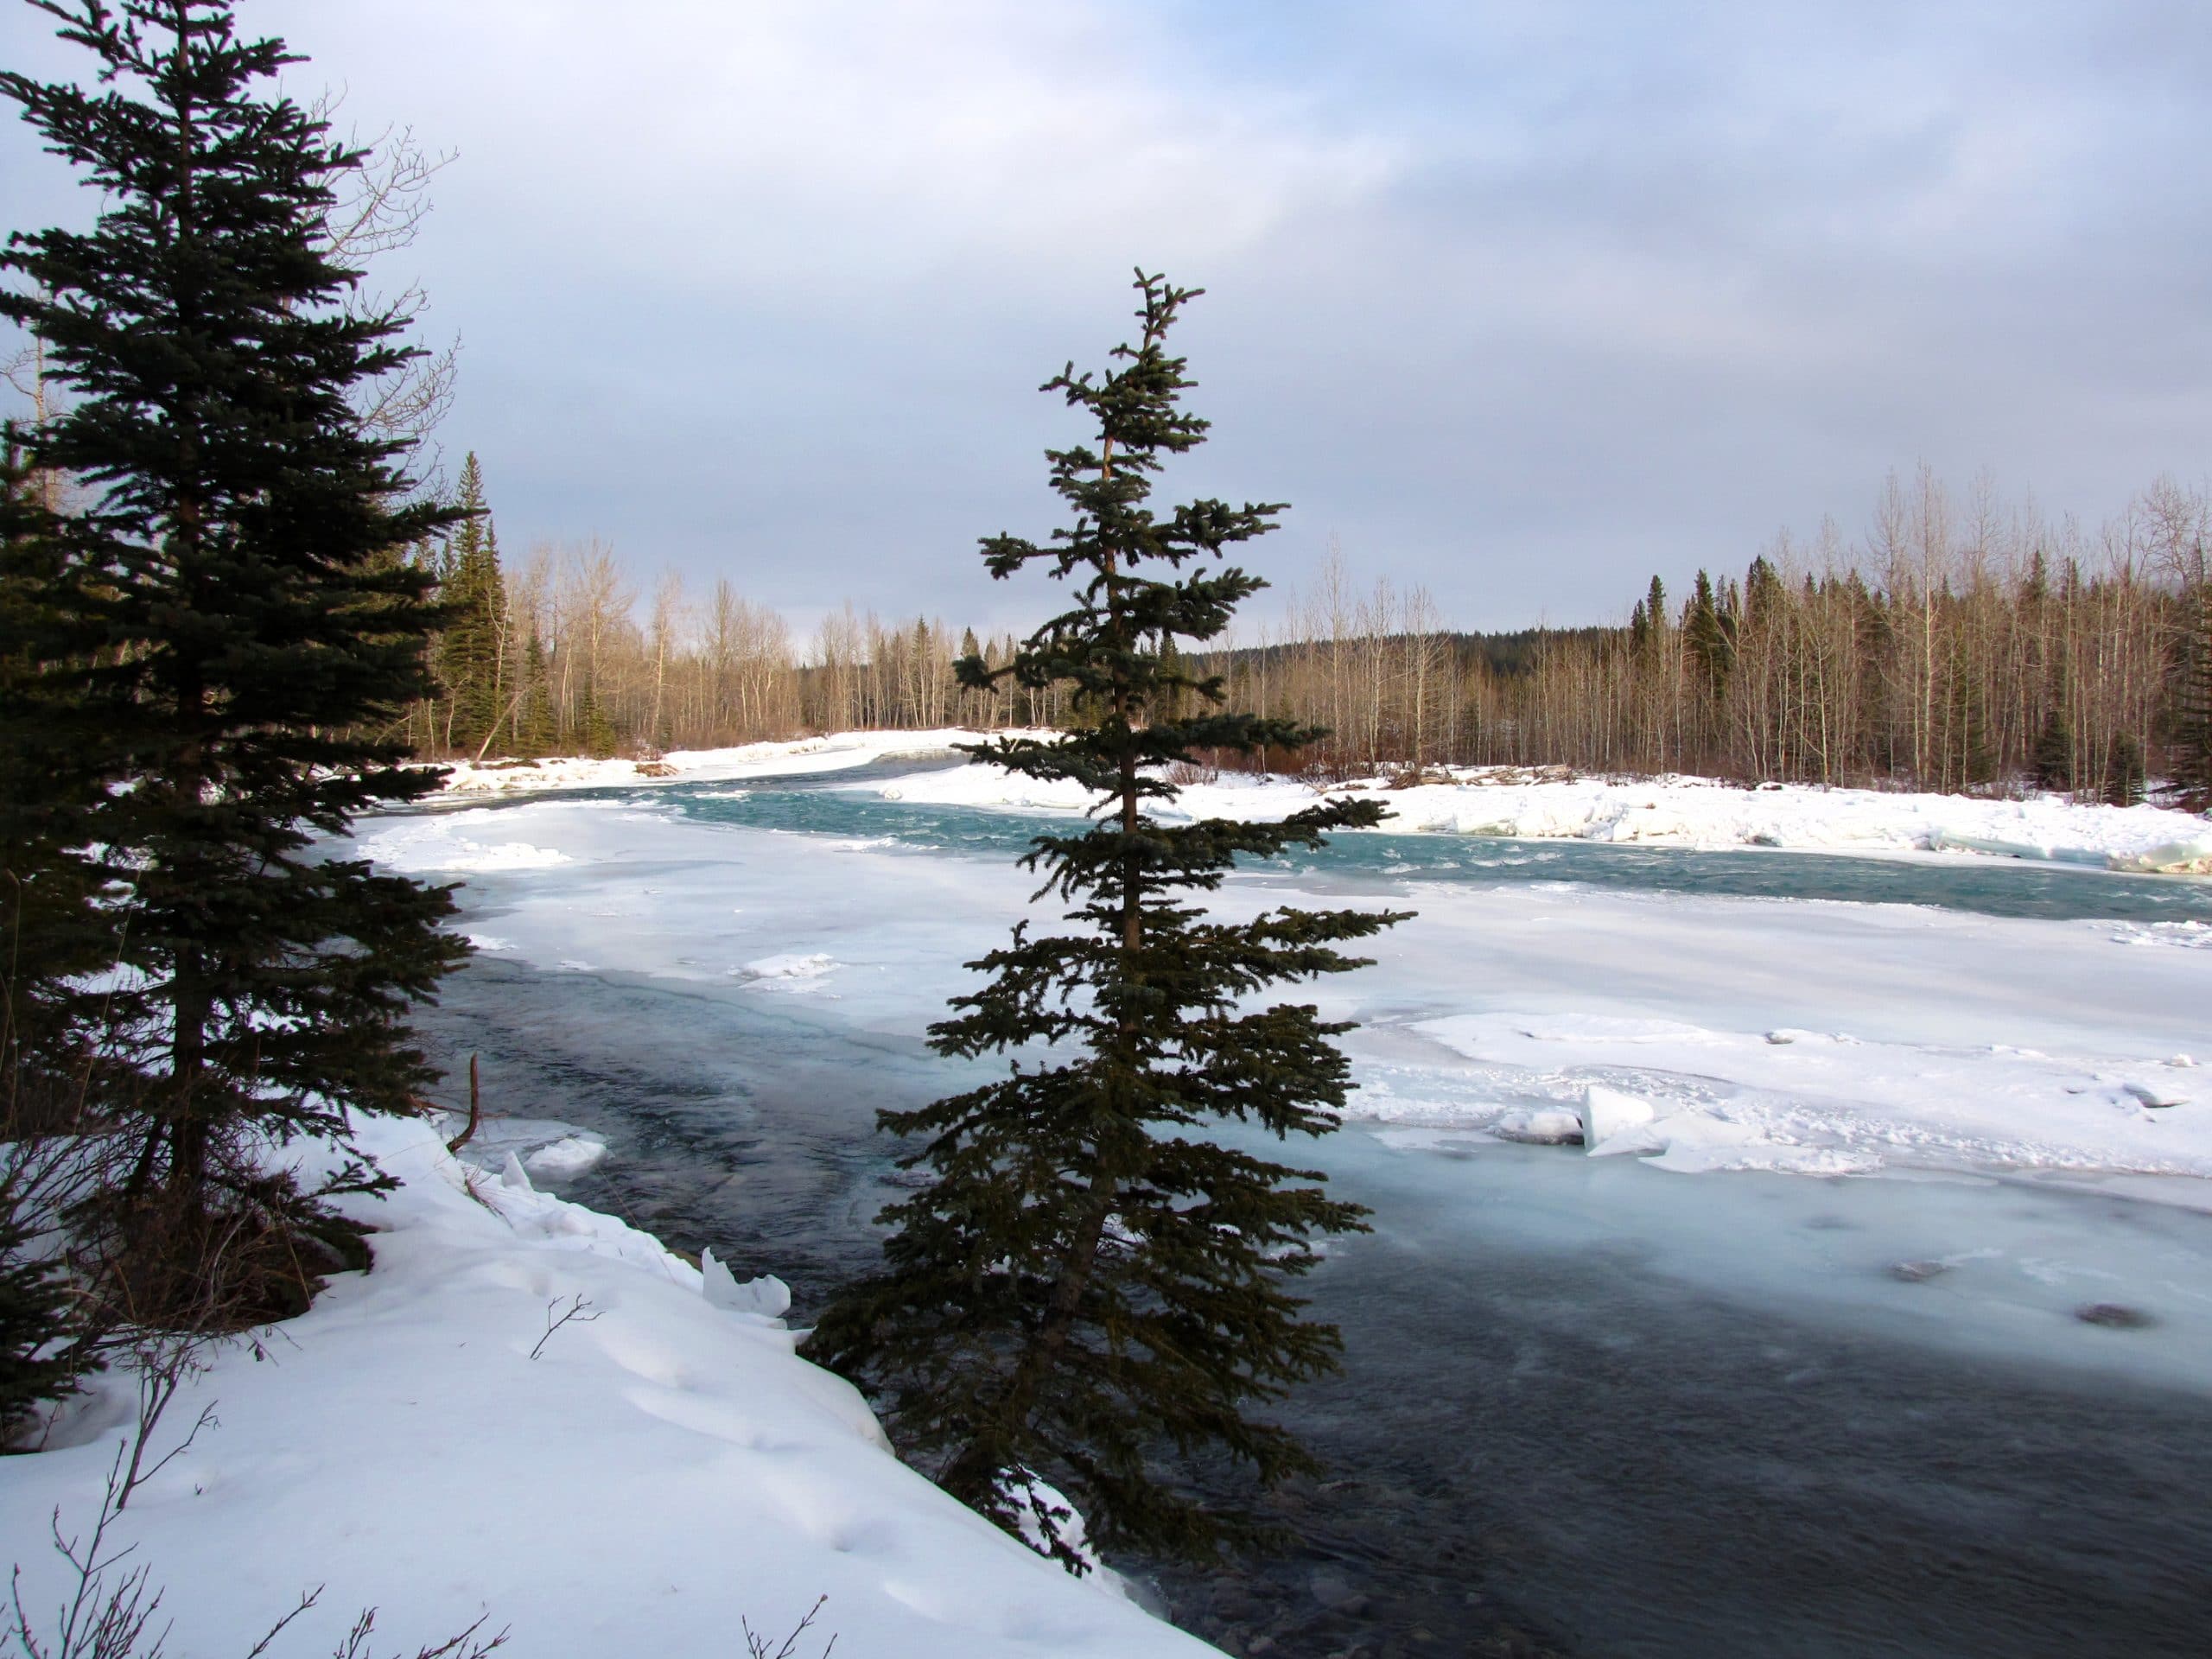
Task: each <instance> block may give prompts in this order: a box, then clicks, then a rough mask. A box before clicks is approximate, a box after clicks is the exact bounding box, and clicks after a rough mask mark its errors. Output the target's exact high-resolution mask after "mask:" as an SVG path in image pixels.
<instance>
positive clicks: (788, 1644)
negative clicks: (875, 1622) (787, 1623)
mask: <svg viewBox="0 0 2212 1659" xmlns="http://www.w3.org/2000/svg"><path fill="white" fill-rule="evenodd" d="M828 1602H829V1597H828V1596H826V1595H824V1596H817V1597H816V1598H815V1601H814V1605H813V1606H811V1607H810V1608H808V1609H807V1611H806V1617H805V1618H802V1619H801V1620H799V1622H798V1624H797V1625H795V1626H794V1627H793V1628H792V1630H791V1634H790V1635H789V1636H787V1637H785V1638H784V1643H783V1645H782V1646H781V1647H779V1648H778V1649H776V1650H775V1651H774V1652H773V1653H771V1652H769V1651H768V1638H767V1637H765V1636H755V1635H754V1634H753V1627H752V1625H750V1624H747V1623H746V1622H745V1615H744V1614H742V1613H741V1614H739V1615H738V1618H737V1628H738V1629H739V1630H741V1631H742V1632H743V1633H744V1636H745V1651H746V1659H791V1655H792V1654H793V1653H795V1652H797V1651H798V1639H799V1637H802V1636H804V1635H805V1634H806V1633H807V1630H809V1629H810V1627H811V1626H812V1624H814V1621H815V1619H816V1618H817V1616H818V1615H819V1614H820V1613H821V1611H822V1609H823V1606H824V1605H826V1604H827V1603H828ZM836 1645H837V1633H836V1631H834V1630H833V1631H831V1632H830V1634H829V1645H828V1646H826V1647H824V1648H823V1649H822V1659H829V1649H831V1648H834V1647H836Z"/></svg>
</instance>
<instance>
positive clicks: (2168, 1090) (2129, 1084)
mask: <svg viewBox="0 0 2212 1659" xmlns="http://www.w3.org/2000/svg"><path fill="white" fill-rule="evenodd" d="M2120 1092H2121V1093H2122V1094H2125V1095H2131V1096H2133V1097H2134V1098H2135V1099H2137V1100H2139V1101H2140V1102H2142V1103H2143V1104H2145V1106H2186V1105H2188V1104H2189V1096H2187V1095H2184V1094H2183V1093H2181V1092H2180V1091H2179V1090H2176V1089H2174V1088H2173V1087H2172V1086H2171V1084H2158V1083H2142V1082H2139V1081H2138V1080H2137V1079H2135V1078H2133V1077H2130V1078H2129V1079H2128V1080H2127V1081H2126V1083H2123V1084H2120Z"/></svg>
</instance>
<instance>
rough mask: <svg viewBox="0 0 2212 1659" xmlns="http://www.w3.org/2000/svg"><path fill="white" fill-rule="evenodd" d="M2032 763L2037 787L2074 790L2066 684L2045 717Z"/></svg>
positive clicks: (2072, 740) (2070, 724)
mask: <svg viewBox="0 0 2212 1659" xmlns="http://www.w3.org/2000/svg"><path fill="white" fill-rule="evenodd" d="M2032 760H2033V766H2034V771H2035V779H2036V784H2037V787H2039V788H2042V789H2054V790H2067V789H2071V788H2073V787H2074V727H2073V724H2072V722H2071V721H2069V720H2068V719H2067V718H2066V695H2065V684H2064V682H2063V681H2062V682H2061V683H2060V684H2059V688H2058V693H2057V695H2056V696H2054V697H2053V698H2052V699H2051V704H2050V712H2049V713H2048V714H2046V715H2044V721H2043V730H2042V731H2040V732H2038V733H2037V734H2036V746H2035V753H2034V755H2033V757H2032Z"/></svg>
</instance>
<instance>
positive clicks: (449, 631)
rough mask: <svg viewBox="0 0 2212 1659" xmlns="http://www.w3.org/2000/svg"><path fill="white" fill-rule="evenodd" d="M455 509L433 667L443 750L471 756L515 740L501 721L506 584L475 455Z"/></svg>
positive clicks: (506, 671) (508, 689)
mask: <svg viewBox="0 0 2212 1659" xmlns="http://www.w3.org/2000/svg"><path fill="white" fill-rule="evenodd" d="M454 511H455V512H459V513H461V515H462V518H461V523H460V524H457V525H456V526H455V527H454V532H453V535H452V536H451V537H450V538H448V541H447V543H446V550H445V554H444V556H443V558H442V560H441V562H440V565H441V569H442V573H443V574H442V576H441V578H440V581H439V584H438V598H439V600H440V601H442V608H443V609H444V610H445V613H446V625H445V628H444V630H443V632H441V633H440V635H439V636H438V646H437V668H438V679H439V682H440V683H441V684H442V686H443V688H444V690H445V696H446V704H447V707H446V713H447V715H448V718H447V721H446V722H445V734H446V743H447V747H448V748H449V749H451V750H453V751H454V752H455V753H461V754H466V755H471V756H473V755H475V754H478V753H481V752H483V751H485V750H486V749H488V748H489V747H492V746H493V744H495V743H496V742H497V741H499V736H500V734H501V733H502V732H503V731H504V732H505V734H506V735H507V737H508V738H509V739H510V740H512V737H513V736H514V732H513V729H512V726H511V725H510V724H509V723H508V721H507V720H506V713H507V704H508V702H509V701H510V700H511V699H512V697H513V696H514V689H513V688H512V686H510V685H509V684H508V680H509V679H510V678H511V677H512V664H510V663H509V662H508V660H507V658H508V651H507V585H506V580H505V577H504V576H503V575H501V574H500V570H499V531H497V530H496V529H495V528H494V527H493V523H492V514H491V509H490V508H489V507H488V506H487V505H486V504H485V500H484V472H483V468H482V467H480V466H479V465H478V464H477V461H476V454H475V452H474V450H471V451H470V452H469V454H468V457H467V460H466V461H463V462H462V463H461V488H460V493H459V494H458V495H457V496H456V497H455V499H454Z"/></svg>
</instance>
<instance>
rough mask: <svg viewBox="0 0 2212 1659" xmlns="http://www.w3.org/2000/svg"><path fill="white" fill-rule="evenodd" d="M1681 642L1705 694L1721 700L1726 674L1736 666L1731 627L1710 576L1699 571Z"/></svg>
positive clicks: (1726, 683) (1725, 687) (1685, 617)
mask: <svg viewBox="0 0 2212 1659" xmlns="http://www.w3.org/2000/svg"><path fill="white" fill-rule="evenodd" d="M1682 644H1683V647H1684V648H1685V649H1686V650H1687V651H1688V653H1689V658H1690V661H1691V662H1692V663H1693V664H1694V665H1695V667H1696V671H1697V678H1698V679H1699V681H1700V683H1701V684H1702V685H1703V688H1704V690H1705V692H1706V695H1707V696H1709V697H1711V698H1712V699H1713V702H1719V701H1720V699H1721V696H1723V695H1724V694H1725V693H1726V691H1727V690H1728V673H1729V671H1730V670H1731V669H1732V668H1733V667H1734V666H1735V662H1736V652H1735V639H1734V634H1733V630H1732V628H1731V627H1730V626H1728V619H1726V618H1725V617H1724V616H1723V615H1722V613H1721V607H1720V606H1719V604H1717V603H1716V602H1715V601H1714V599H1713V578H1712V577H1710V576H1708V575H1706V573H1705V572H1704V571H1702V570H1700V571H1699V572H1698V573H1697V585H1696V587H1695V588H1694V590H1693V591H1692V593H1691V595H1690V602H1689V604H1688V606H1687V607H1685V608H1684V613H1683V616H1682Z"/></svg>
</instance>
